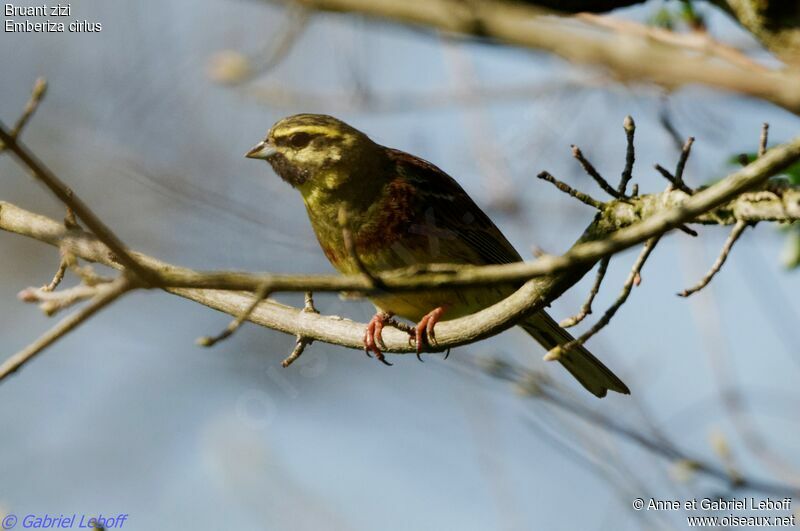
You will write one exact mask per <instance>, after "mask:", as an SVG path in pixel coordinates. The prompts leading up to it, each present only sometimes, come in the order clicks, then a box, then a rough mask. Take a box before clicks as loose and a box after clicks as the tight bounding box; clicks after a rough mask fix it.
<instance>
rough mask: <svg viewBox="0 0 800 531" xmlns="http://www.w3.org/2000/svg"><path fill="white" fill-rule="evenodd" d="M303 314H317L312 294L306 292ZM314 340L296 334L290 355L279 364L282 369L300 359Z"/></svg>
mask: <svg viewBox="0 0 800 531" xmlns="http://www.w3.org/2000/svg"><path fill="white" fill-rule="evenodd" d="M303 312H304V313H313V314H319V312H318V311H317V309H316V308H315V307H314V294H313V293H311V292H310V291H306V293H305V297H304V298H303ZM313 342H314V340H313V339H312V338H310V337H306V336H304V335H302V334H297V337H296V339H295V344H294V349H293V350H292V352H291V354H289V356H288V357H287V358H286V359H285V360H283V361H282V362H281V366H282V367H283V368H286V367H288V366H289V365H291V364H292V363H294V362H295V360H297V358H299V357H300V355H301V354H303V352H304V351H305V349H306V347H307V346H308V345H310V344H311V343H313Z"/></svg>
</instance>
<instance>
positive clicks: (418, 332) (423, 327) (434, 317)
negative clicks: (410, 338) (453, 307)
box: [414, 306, 447, 361]
mask: <svg viewBox="0 0 800 531" xmlns="http://www.w3.org/2000/svg"><path fill="white" fill-rule="evenodd" d="M446 309H447V308H446V307H445V306H439V307H438V308H436V309H434V310H432V311H430V312H428V313H427V314H425V317H423V318H422V319H420V321H419V322H418V323H417V326H416V327H414V341H415V342H416V344H417V359H418V360H419V361H422V356H420V354H422V348H423V347H424V345H425V343H428V344H433V343H436V334H435V333H434V331H433V327H434V326H436V323H438V322H439V319H440V318H441V317H442V314H444V312H445V310H446Z"/></svg>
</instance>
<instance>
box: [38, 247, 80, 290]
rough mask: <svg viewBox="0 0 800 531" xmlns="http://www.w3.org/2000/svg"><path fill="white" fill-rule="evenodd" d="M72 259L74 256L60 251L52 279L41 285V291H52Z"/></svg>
mask: <svg viewBox="0 0 800 531" xmlns="http://www.w3.org/2000/svg"><path fill="white" fill-rule="evenodd" d="M73 260H74V257H73V256H72V255H70V254H69V253H61V257H60V258H59V260H58V268H57V269H56V272H55V274H54V275H53V279H52V280H51V281H50V282H49V283H47V284H45V285H44V286H42V291H53V290H54V289H56V288H57V287H58V285H59V284H61V281H62V280H64V274H65V273H66V272H67V269H68V268H69V267H70V263H71V261H73Z"/></svg>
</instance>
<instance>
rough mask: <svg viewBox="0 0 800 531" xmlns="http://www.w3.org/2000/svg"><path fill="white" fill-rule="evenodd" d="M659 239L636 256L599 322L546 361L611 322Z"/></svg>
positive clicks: (578, 343)
mask: <svg viewBox="0 0 800 531" xmlns="http://www.w3.org/2000/svg"><path fill="white" fill-rule="evenodd" d="M659 239H660V236H659V237H655V238H652V239H650V240H648V241H647V242H646V243H645V244H644V247H643V248H642V251H641V252H640V253H639V256H638V258H636V261H635V262H634V264H633V267H632V268H631V272H630V273H629V274H628V278H627V279H626V280H625V284H624V285H623V286H622V291H621V292H620V294H619V297H617V300H616V301H614V304H612V305H611V306H610V307H609V308H608V310H606V312H605V313H604V314H603V317H601V318H600V319H599V320H598V321H597V323H595V324H594V326H592V327H591V328H590V329H589V330H587V331H586V332H585V333H583V334H581V336H580V337H578V338H577V339H573V340H572V341H570V342H569V343H565V344H564V345H560V346H557V347H555V348H553V349H551V350H550V352H548V353H547V354H546V355H545V357H544V359H545V361H552V360H557V359H559V358H560V357H561V356H562V355H563V354H564V353H565V352H568V351H570V350H571V349H573V348H575V347H576V346H578V345H583V344H584V343H586V341H587V340H588V339H589V338H591V337H592V336H593V335H595V334H596V333H597V332H599V331H600V330H602V329H603V328H604V327H605V326H606V325H607V324H608V323H609V322H611V318H612V317H614V314H615V313H617V310H619V309H620V307H621V306H622V305H623V304H625V301H627V300H628V295H630V294H631V289H632V288H633V286H634V283H635V282H636V279H637V278H639V274H640V272H641V270H642V266H644V263H645V262H646V261H647V258H648V257H649V256H650V253H651V252H652V251H653V249H654V248H655V246H656V245H657V244H658V240H659Z"/></svg>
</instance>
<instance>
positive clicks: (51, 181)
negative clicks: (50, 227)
mask: <svg viewBox="0 0 800 531" xmlns="http://www.w3.org/2000/svg"><path fill="white" fill-rule="evenodd" d="M0 140H1V141H2V142H3V143H4V144H5V146H6V149H8V150H9V151H11V152H12V153H13V154H14V155H15V156H16V157H17V159H18V160H19V162H20V163H21V164H22V165H23V166H25V167H26V168H27V169H28V170H29V171H30V173H31V174H32V175H33V176H34V177H35V178H36V179H38V180H39V181H41V182H42V183H43V184H44V185H45V186H47V187H48V188H49V189H50V191H52V192H53V193H54V194H55V196H56V197H58V199H59V200H61V202H63V203H64V204H65V205H67V206H68V207H70V209H72V210H73V211H74V212H75V214H76V215H77V216H78V217H79V218H80V219H81V220H82V221H83V222H84V223H85V224H86V226H87V227H88V228H89V230H90V231H92V232H93V233H94V234H96V235H97V237H98V238H99V239H100V240H101V241H102V242H103V243H105V244H106V245H107V246H108V248H109V249H110V250H111V252H112V253H114V256H115V257H116V259H117V260H119V261H120V263H121V264H123V265H124V266H125V267H126V268H128V269H130V270H131V272H132V273H133V274H135V275H136V276H138V277H139V279H140V280H141V281H142V282H144V283H146V284H151V285H156V284H158V278H157V275H156V274H155V273H153V272H152V271H150V270H148V269H146V268H144V267H143V266H142V265H141V264H139V263H138V262H137V261H136V260H134V259H133V258H132V257H131V256H130V254H129V253H128V251H127V250H126V248H125V245H124V244H123V243H122V241H121V240H120V239H119V238H118V237H117V236H116V234H114V233H113V232H112V231H111V229H109V228H108V227H107V226H106V224H105V223H103V222H102V221H100V218H98V217H97V216H96V215H95V213H94V212H92V210H91V209H90V208H89V207H88V206H87V205H86V203H84V202H83V201H82V200H81V199H80V198H79V197H78V196H77V195H75V193H74V192H73V191H72V189H71V188H69V187H68V186H67V185H65V184H64V183H63V182H62V181H61V179H59V178H58V177H56V175H55V174H54V173H53V172H52V171H50V169H49V168H47V167H46V166H45V165H44V164H43V163H42V162H41V161H39V159H38V158H37V157H36V156H35V155H34V154H33V153H32V152H30V151H29V150H28V148H26V147H25V146H24V145H23V144H22V143H20V142H18V141H17V140H16V138H14V137H13V136H12V135H11V133H9V132H8V130H7V129H6V127H5V125H4V124H3V123H2V122H0Z"/></svg>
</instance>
